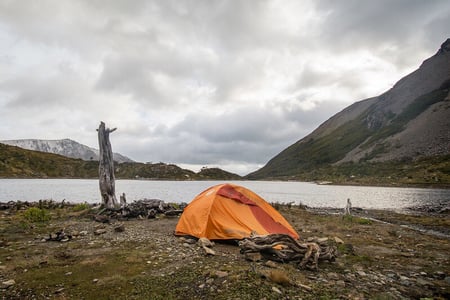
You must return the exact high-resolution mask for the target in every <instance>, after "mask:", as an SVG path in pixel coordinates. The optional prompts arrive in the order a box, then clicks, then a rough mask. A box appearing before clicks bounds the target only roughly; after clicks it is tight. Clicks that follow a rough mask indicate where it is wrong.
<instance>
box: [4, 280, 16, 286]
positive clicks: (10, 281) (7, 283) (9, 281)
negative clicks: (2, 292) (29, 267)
mask: <svg viewBox="0 0 450 300" xmlns="http://www.w3.org/2000/svg"><path fill="white" fill-rule="evenodd" d="M15 284H16V281H15V280H14V279H10V280H6V281H3V282H2V285H3V287H4V288H9V287H10V286H13V285H15Z"/></svg>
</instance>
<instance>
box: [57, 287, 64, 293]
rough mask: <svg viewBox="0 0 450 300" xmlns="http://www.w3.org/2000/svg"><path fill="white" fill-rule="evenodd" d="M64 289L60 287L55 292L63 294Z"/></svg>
mask: <svg viewBox="0 0 450 300" xmlns="http://www.w3.org/2000/svg"><path fill="white" fill-rule="evenodd" d="M63 291H64V288H59V289H57V290H56V291H55V294H61V293H62V292H63Z"/></svg>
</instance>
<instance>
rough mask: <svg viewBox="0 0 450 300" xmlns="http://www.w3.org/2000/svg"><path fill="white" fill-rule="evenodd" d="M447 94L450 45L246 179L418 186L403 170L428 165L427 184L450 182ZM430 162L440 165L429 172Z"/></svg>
mask: <svg viewBox="0 0 450 300" xmlns="http://www.w3.org/2000/svg"><path fill="white" fill-rule="evenodd" d="M449 90H450V39H447V40H446V41H445V42H444V43H443V44H442V45H441V47H440V49H439V50H438V52H437V53H436V54H435V55H433V56H432V57H430V58H429V59H427V60H425V61H424V62H423V63H422V64H421V66H420V67H419V68H418V69H417V70H416V71H414V72H412V73H411V74H409V75H407V76H405V77H404V78H402V79H401V80H400V81H398V82H397V83H396V84H395V85H394V86H393V87H392V88H391V89H390V90H388V91H387V92H385V93H383V94H381V95H379V96H377V97H373V98H369V99H365V100H362V101H359V102H356V103H354V104H352V105H350V106H349V107H347V108H345V109H344V110H342V111H341V112H339V113H337V114H336V115H334V116H333V117H331V118H330V119H328V120H327V121H325V122H324V123H323V124H321V125H320V126H319V127H318V128H317V129H316V130H314V131H313V132H312V133H311V134H309V135H308V136H306V137H304V138H302V139H301V140H299V141H297V142H296V143H294V144H293V145H291V146H289V147H288V148H286V149H285V150H283V151H282V152H280V153H279V154H278V155H276V156H275V157H273V158H272V159H271V160H270V161H269V162H268V163H267V164H266V165H265V166H264V167H262V168H261V169H259V170H257V171H255V172H253V173H251V174H249V175H247V176H246V177H247V178H248V179H269V178H280V179H281V178H284V179H287V178H292V179H302V180H305V179H307V180H322V179H330V178H333V177H334V178H335V179H336V178H338V179H339V178H340V179H339V180H342V176H344V177H345V176H350V177H352V178H355V177H358V176H359V177H363V176H364V175H367V176H373V177H380V176H384V177H386V178H388V179H389V180H393V178H392V177H391V175H395V176H406V179H412V178H409V177H411V175H410V174H408V171H404V168H406V169H408V168H409V169H411V168H412V167H413V166H414V165H415V164H422V163H423V165H424V168H428V169H427V170H428V171H426V170H422V173H424V172H425V175H423V176H422V177H423V178H425V177H427V178H428V177H429V178H432V179H430V180H432V181H435V182H436V181H437V182H439V181H442V180H444V181H446V180H449V183H450V178H448V176H449V175H448V174H449V171H450V164H449V157H450V135H449V130H450V96H449ZM429 162H434V164H433V165H432V166H431V167H430V166H428V167H426V166H427V165H428V163H429ZM433 166H434V167H435V168H434V167H433ZM398 168H403V169H402V171H404V172H398V171H399V169H398ZM371 169H373V170H371ZM381 169H384V171H383V172H381ZM355 170H357V172H355ZM333 172H334V173H333ZM356 173H359V174H356ZM428 173H430V174H428ZM355 174H356V175H355ZM414 176H416V175H414ZM417 176H419V175H417ZM423 178H422V179H423ZM397 179H402V180H406V179H405V178H397ZM422 179H420V178H415V179H414V180H409V181H410V182H412V181H421V180H422ZM344 181H345V180H344ZM406 181H408V180H406ZM422 181H425V182H428V181H429V180H428V179H426V180H422Z"/></svg>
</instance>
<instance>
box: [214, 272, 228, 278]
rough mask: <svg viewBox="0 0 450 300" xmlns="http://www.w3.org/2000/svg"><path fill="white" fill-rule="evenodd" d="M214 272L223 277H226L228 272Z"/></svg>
mask: <svg viewBox="0 0 450 300" xmlns="http://www.w3.org/2000/svg"><path fill="white" fill-rule="evenodd" d="M214 274H215V275H216V276H217V277H218V278H223V277H227V276H228V272H225V271H216V272H214Z"/></svg>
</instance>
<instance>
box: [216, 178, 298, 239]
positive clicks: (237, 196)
mask: <svg viewBox="0 0 450 300" xmlns="http://www.w3.org/2000/svg"><path fill="white" fill-rule="evenodd" d="M217 194H218V195H220V196H223V197H226V198H229V199H232V200H235V201H239V202H241V203H243V204H246V205H249V206H250V210H251V212H252V213H253V215H254V216H255V218H256V220H258V222H259V223H260V224H261V225H262V226H263V227H264V229H265V230H266V231H267V232H269V233H284V234H288V235H290V236H292V237H293V238H294V239H296V238H297V237H296V236H295V235H294V234H293V233H292V232H291V231H289V230H288V229H287V228H286V227H284V226H283V225H282V224H280V223H278V222H276V221H275V220H274V219H273V218H272V217H271V216H270V215H269V214H268V213H267V212H266V211H265V210H264V209H262V208H261V207H259V206H258V205H257V204H256V203H255V202H254V201H252V200H250V199H249V198H247V197H246V196H245V195H243V194H241V193H240V192H238V191H236V190H235V189H234V188H233V187H232V186H231V185H228V184H226V185H224V186H222V187H221V188H220V189H219V190H218V191H217Z"/></svg>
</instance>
